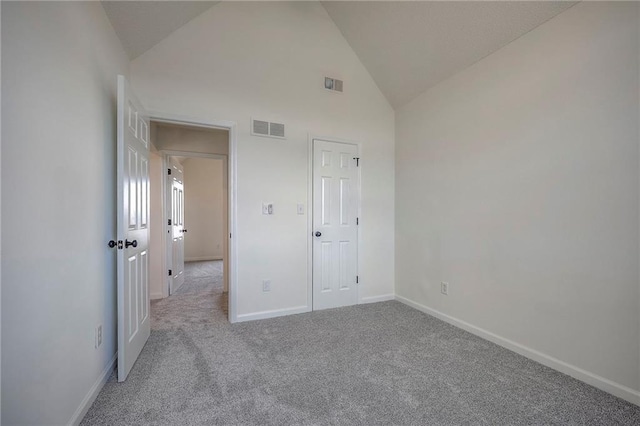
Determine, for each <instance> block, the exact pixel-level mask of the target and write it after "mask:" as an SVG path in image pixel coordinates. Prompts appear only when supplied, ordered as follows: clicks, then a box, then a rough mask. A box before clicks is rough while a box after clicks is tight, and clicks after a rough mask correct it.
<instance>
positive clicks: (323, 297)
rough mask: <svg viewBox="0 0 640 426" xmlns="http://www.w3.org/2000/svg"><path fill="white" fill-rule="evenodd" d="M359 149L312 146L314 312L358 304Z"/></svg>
mask: <svg viewBox="0 0 640 426" xmlns="http://www.w3.org/2000/svg"><path fill="white" fill-rule="evenodd" d="M357 157H358V147H357V146H356V145H352V144H346V143H337V142H328V141H323V140H317V139H316V140H314V141H313V235H314V236H313V237H312V238H313V310H318V309H327V308H337V307H339V306H347V305H355V304H356V303H358V288H357V282H358V277H357V273H358V272H357V271H358V227H357V225H358V199H359V195H358V192H359V183H358V179H359V174H358V169H357V167H358V159H357Z"/></svg>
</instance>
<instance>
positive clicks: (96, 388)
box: [67, 352, 118, 426]
mask: <svg viewBox="0 0 640 426" xmlns="http://www.w3.org/2000/svg"><path fill="white" fill-rule="evenodd" d="M117 358H118V353H117V352H116V353H115V354H113V357H112V358H111V360H110V361H109V363H108V364H107V366H106V367H105V369H104V370H102V374H100V377H98V380H96V382H95V383H94V384H93V386H91V389H89V392H87V394H86V395H85V397H84V398H83V399H82V402H81V403H80V406H79V407H78V409H77V410H76V412H75V413H73V416H71V420H69V423H67V424H69V425H73V426H76V425H79V424H80V422H81V421H82V419H83V418H84V416H85V414H87V411H89V408H91V405H92V404H93V401H95V400H96V398H97V397H98V394H99V393H100V391H101V390H102V387H103V386H104V384H105V383H107V380H108V379H109V376H110V375H111V372H112V371H113V369H114V368H115V366H116V359H117Z"/></svg>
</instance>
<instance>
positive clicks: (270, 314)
mask: <svg viewBox="0 0 640 426" xmlns="http://www.w3.org/2000/svg"><path fill="white" fill-rule="evenodd" d="M306 312H311V308H310V307H309V306H298V307H295V308H287V309H274V310H272V311H262V312H254V313H251V314H241V315H238V316H237V322H245V321H254V320H261V319H267V318H275V317H282V316H285V315H293V314H304V313H306Z"/></svg>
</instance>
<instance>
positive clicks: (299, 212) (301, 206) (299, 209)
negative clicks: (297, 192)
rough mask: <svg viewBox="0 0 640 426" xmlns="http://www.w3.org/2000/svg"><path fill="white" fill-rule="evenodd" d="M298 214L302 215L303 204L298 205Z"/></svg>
mask: <svg viewBox="0 0 640 426" xmlns="http://www.w3.org/2000/svg"><path fill="white" fill-rule="evenodd" d="M298 214H304V204H303V203H298Z"/></svg>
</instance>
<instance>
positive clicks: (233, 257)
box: [148, 111, 238, 323]
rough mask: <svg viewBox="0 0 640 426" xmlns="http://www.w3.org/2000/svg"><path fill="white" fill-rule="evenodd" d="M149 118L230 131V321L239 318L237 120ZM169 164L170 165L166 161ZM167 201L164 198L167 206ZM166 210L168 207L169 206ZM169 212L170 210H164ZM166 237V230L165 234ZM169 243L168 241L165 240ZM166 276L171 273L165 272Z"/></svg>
mask: <svg viewBox="0 0 640 426" xmlns="http://www.w3.org/2000/svg"><path fill="white" fill-rule="evenodd" d="M148 114H149V119H150V121H155V122H161V123H169V124H182V125H186V126H195V127H208V128H214V129H225V130H228V131H229V155H228V160H227V184H228V196H229V205H228V210H229V211H228V221H229V223H228V225H229V233H230V234H231V235H232V238H229V240H228V242H229V245H228V247H229V268H228V269H229V271H228V274H229V322H232V323H234V322H237V321H238V319H237V314H236V312H237V303H238V301H237V300H238V245H237V244H236V243H235V240H236V236H237V235H238V223H237V221H238V217H237V206H236V204H237V201H236V200H237V198H238V195H237V188H238V183H237V181H238V178H237V170H238V159H237V155H238V147H237V144H238V140H237V134H238V130H237V124H236V123H235V122H234V121H228V120H208V119H198V118H193V117H186V116H180V115H177V114H166V113H162V112H158V111H149V112H148ZM168 152H181V151H168ZM204 155H205V156H206V155H216V154H204ZM189 156H192V157H198V156H202V154H200V153H196V152H189ZM165 168H166V165H165ZM165 202H166V201H163V206H164V205H165V204H164V203H165ZM165 210H166V209H165ZM163 214H166V211H165V212H163ZM166 219H167V218H165V219H164V222H163V223H167V222H166ZM163 235H164V237H165V239H166V234H164V233H163ZM165 246H166V244H165ZM165 277H166V279H167V280H168V277H167V276H166V274H165Z"/></svg>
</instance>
